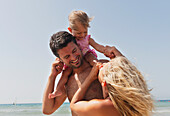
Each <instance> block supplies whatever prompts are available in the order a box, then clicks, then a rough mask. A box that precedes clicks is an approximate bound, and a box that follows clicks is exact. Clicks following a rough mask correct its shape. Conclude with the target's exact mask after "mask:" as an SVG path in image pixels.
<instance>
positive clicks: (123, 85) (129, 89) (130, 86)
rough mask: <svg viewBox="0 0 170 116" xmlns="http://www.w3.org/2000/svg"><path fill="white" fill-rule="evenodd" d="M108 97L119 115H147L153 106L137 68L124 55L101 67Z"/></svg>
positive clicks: (148, 91)
mask: <svg viewBox="0 0 170 116" xmlns="http://www.w3.org/2000/svg"><path fill="white" fill-rule="evenodd" d="M102 70H103V72H102V75H103V76H102V77H103V79H104V80H105V81H106V83H107V88H108V93H109V97H110V98H111V100H112V102H113V105H114V107H115V108H116V109H117V110H118V111H119V113H120V114H121V116H149V115H150V114H151V112H152V110H153V108H154V105H153V100H152V97H151V94H150V90H149V89H148V87H147V84H146V81H145V80H144V77H143V76H142V74H141V73H140V72H139V71H138V69H137V68H136V67H135V66H134V65H133V64H132V63H130V61H128V60H127V59H126V58H125V57H116V58H114V59H112V60H111V61H110V62H109V63H107V64H106V65H105V66H104V67H103V69H102Z"/></svg>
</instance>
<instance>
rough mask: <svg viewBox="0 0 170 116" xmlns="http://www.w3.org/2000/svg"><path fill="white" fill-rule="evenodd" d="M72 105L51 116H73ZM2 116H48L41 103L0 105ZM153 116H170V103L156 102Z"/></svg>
mask: <svg viewBox="0 0 170 116" xmlns="http://www.w3.org/2000/svg"><path fill="white" fill-rule="evenodd" d="M69 107H70V104H69V103H64V104H63V105H62V106H61V107H60V108H59V109H58V110H57V111H56V112H55V113H53V114H52V115H50V116H71V111H70V108H69ZM0 116H46V115H44V114H43V113H42V104H41V103H29V104H15V105H13V104H0ZM153 116H170V102H169V101H157V102H155V110H154V111H153Z"/></svg>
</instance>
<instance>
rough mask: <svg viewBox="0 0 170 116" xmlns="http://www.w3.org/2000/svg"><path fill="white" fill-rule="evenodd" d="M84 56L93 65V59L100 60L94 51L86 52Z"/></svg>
mask: <svg viewBox="0 0 170 116" xmlns="http://www.w3.org/2000/svg"><path fill="white" fill-rule="evenodd" d="M84 57H85V60H86V61H87V62H89V64H90V65H91V66H93V65H94V62H93V60H96V61H98V59H97V58H96V56H95V55H94V54H93V53H91V52H88V53H87V54H85V55H84Z"/></svg>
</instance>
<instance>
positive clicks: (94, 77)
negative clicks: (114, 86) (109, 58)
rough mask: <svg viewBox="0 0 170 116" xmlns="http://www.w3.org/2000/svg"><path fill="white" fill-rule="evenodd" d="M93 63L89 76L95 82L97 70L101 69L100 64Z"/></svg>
mask: <svg viewBox="0 0 170 116" xmlns="http://www.w3.org/2000/svg"><path fill="white" fill-rule="evenodd" d="M94 63H95V64H94V65H93V68H92V70H91V72H90V74H89V75H90V77H91V79H92V80H96V79H97V78H98V73H99V69H100V68H101V67H102V63H101V62H97V61H96V60H95V61H94Z"/></svg>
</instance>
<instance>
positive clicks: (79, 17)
mask: <svg viewBox="0 0 170 116" xmlns="http://www.w3.org/2000/svg"><path fill="white" fill-rule="evenodd" d="M68 19H69V26H70V28H71V29H73V30H77V25H76V21H78V22H80V23H81V24H82V25H83V26H84V27H85V28H86V27H90V25H89V22H90V21H91V20H92V19H93V18H89V16H88V15H87V14H86V13H85V12H83V11H81V10H78V11H72V12H71V13H70V14H69V17H68Z"/></svg>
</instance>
